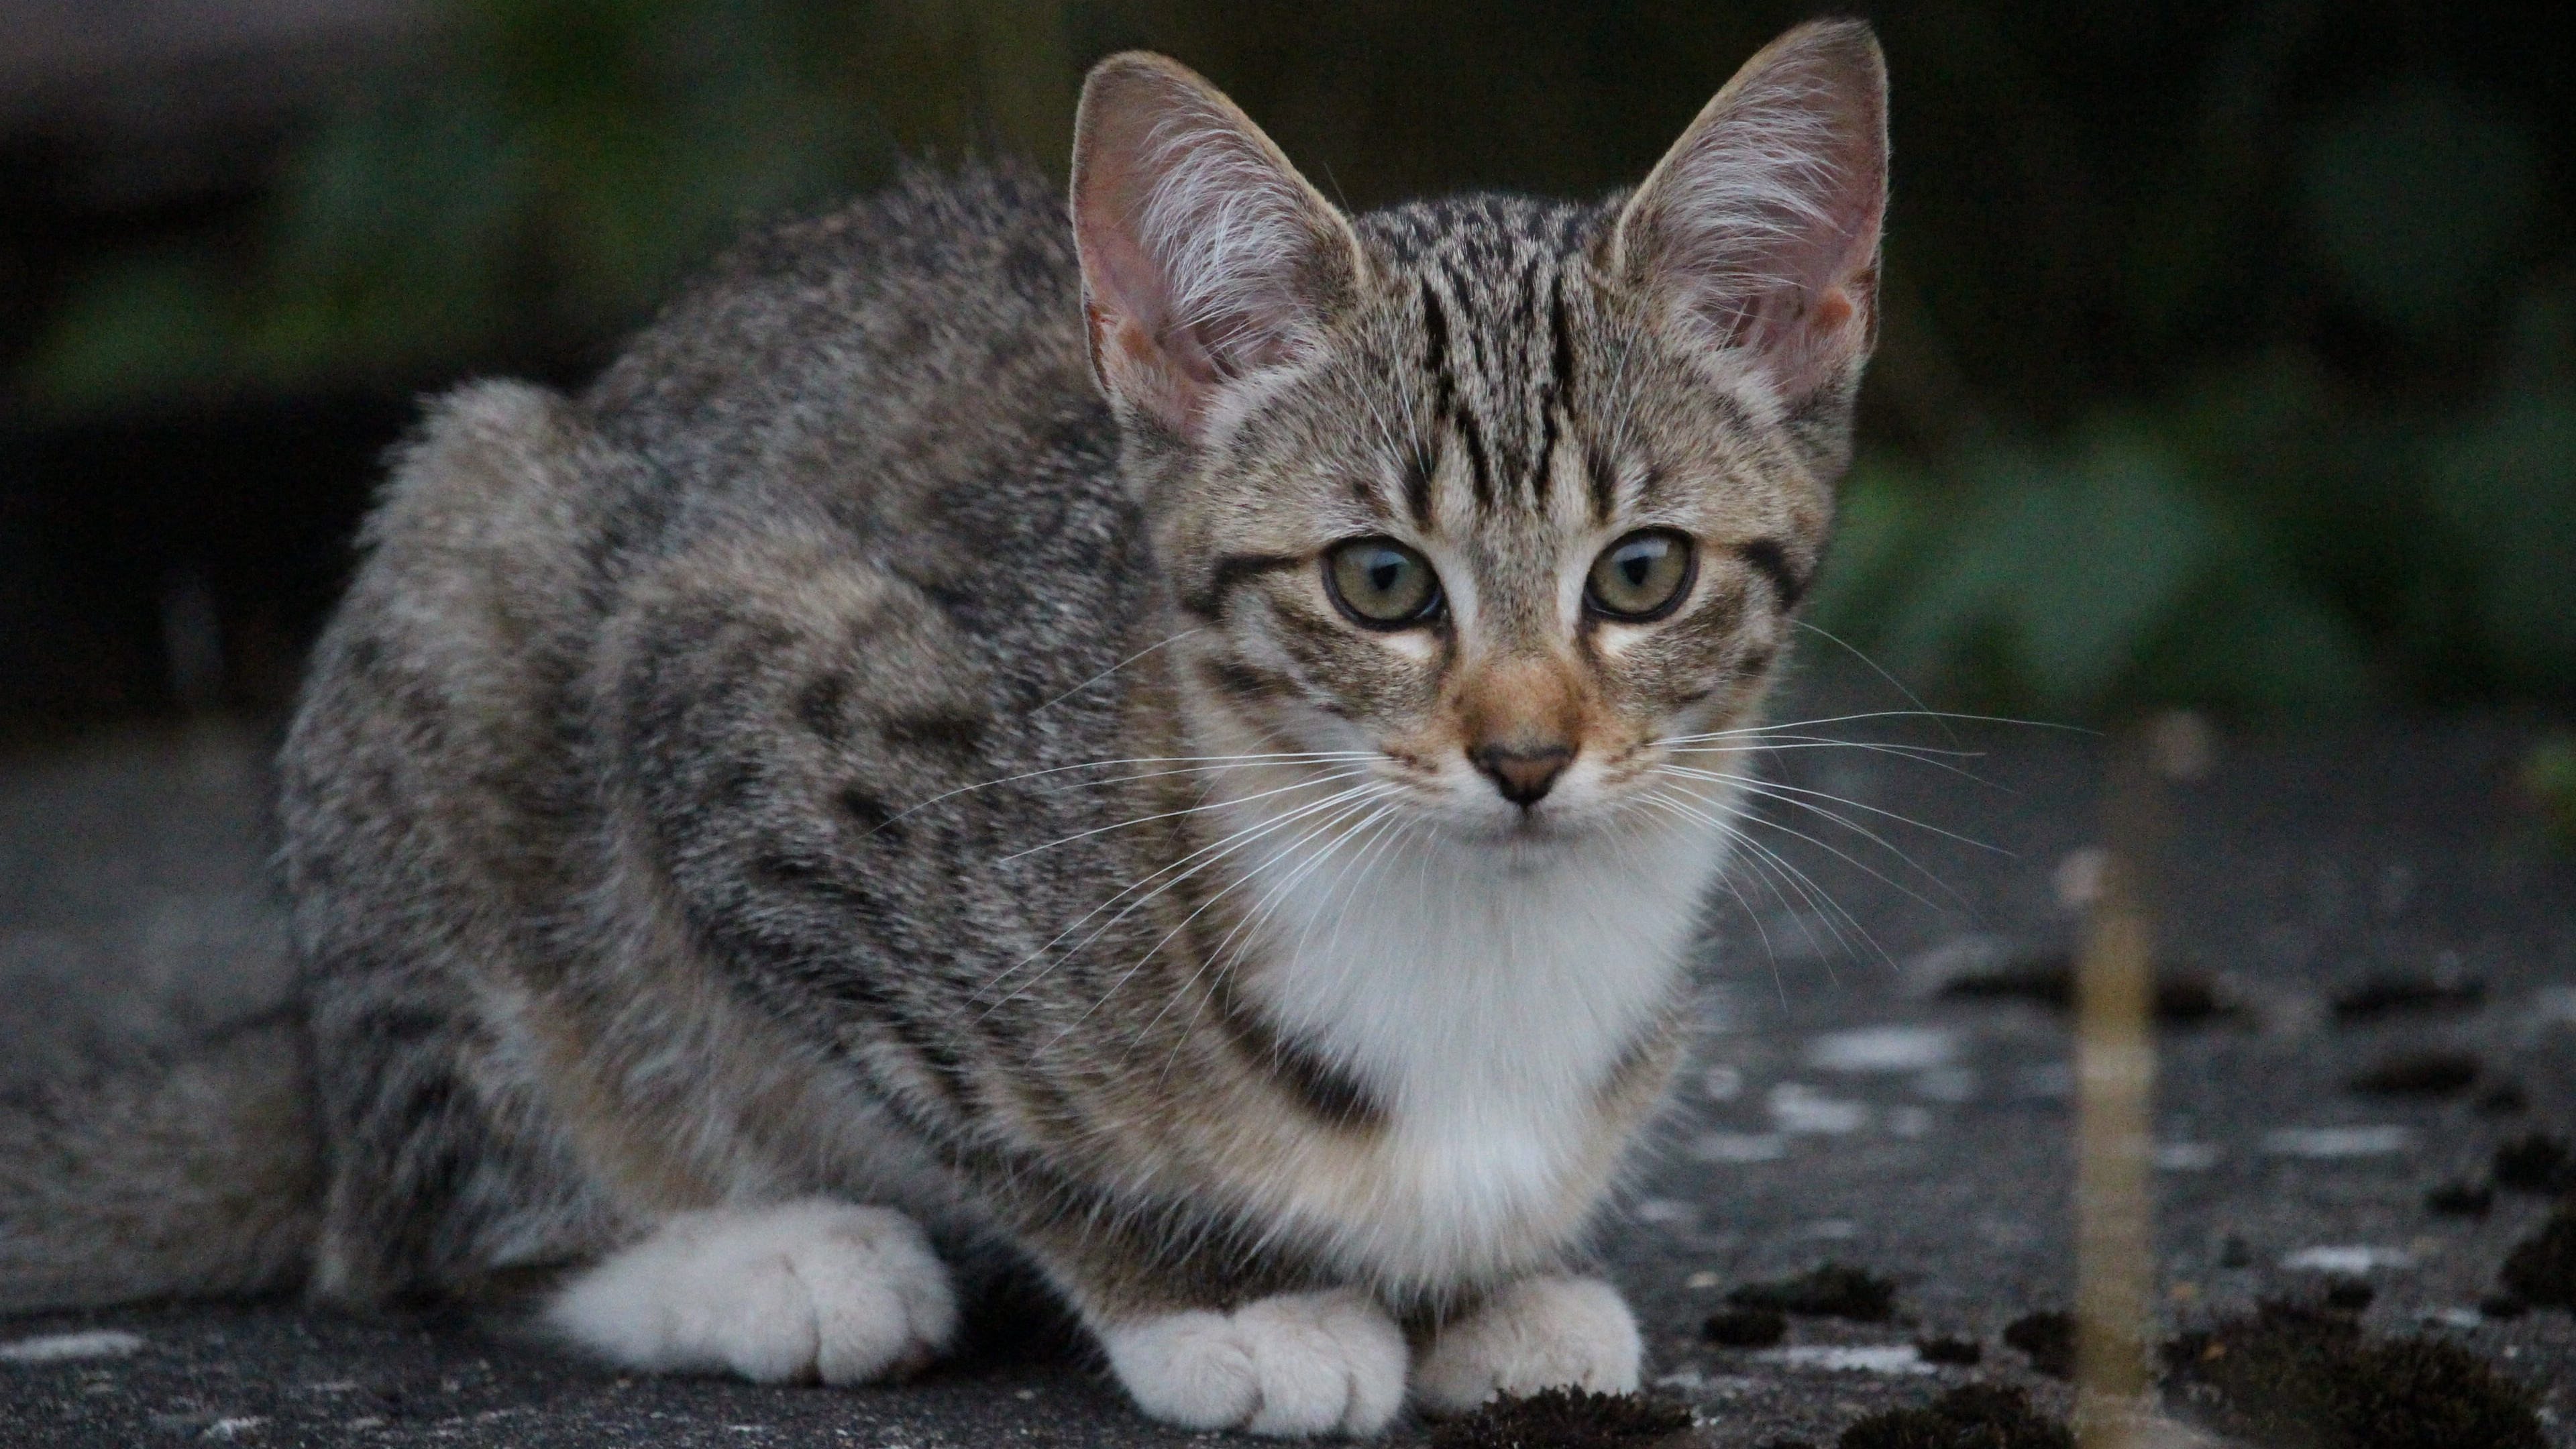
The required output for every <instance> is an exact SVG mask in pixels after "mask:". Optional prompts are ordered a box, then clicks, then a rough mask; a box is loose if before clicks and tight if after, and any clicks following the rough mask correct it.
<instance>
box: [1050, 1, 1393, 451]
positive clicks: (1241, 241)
mask: <svg viewBox="0 0 2576 1449" xmlns="http://www.w3.org/2000/svg"><path fill="white" fill-rule="evenodd" d="M1073 131H1074V134H1073V234H1074V244H1075V247H1076V249H1077V250H1079V251H1080V252H1081V254H1082V303H1083V312H1084V314H1085V316H1086V318H1087V320H1088V323H1089V326H1090V332H1091V370H1092V374H1093V376H1095V377H1097V378H1098V379H1099V381H1100V385H1101V388H1102V390H1103V391H1105V392H1107V393H1108V394H1109V396H1110V397H1111V399H1112V400H1114V401H1117V402H1120V403H1123V404H1125V405H1126V406H1127V408H1128V409H1131V410H1133V411H1135V412H1138V413H1141V414H1142V415H1143V416H1144V417H1146V418H1149V419H1151V420H1153V421H1154V422H1157V423H1159V424H1161V425H1162V426H1163V427H1164V428H1166V429H1168V430H1170V431H1171V432H1172V433H1173V434H1174V435H1175V436H1177V437H1179V438H1181V439H1183V440H1185V441H1188V442H1192V443H1195V442H1197V441H1199V440H1200V439H1201V437H1203V436H1204V432H1205V424H1206V420H1207V415H1208V411H1209V409H1210V407H1211V406H1212V404H1213V403H1214V402H1215V401H1216V400H1217V399H1218V398H1219V397H1220V396H1221V394H1222V393H1223V392H1224V390H1225V389H1226V388H1227V387H1228V386H1229V385H1231V384H1233V383H1235V382H1236V381H1238V380H1240V379H1242V378H1244V377H1246V376H1248V375H1250V374H1253V373H1257V372H1260V371H1262V370H1263V369H1266V368H1271V367H1277V366H1280V365H1282V364H1284V363H1289V362H1293V361H1295V360H1296V359H1297V358H1298V357H1300V356H1303V355H1304V354H1305V353H1306V351H1307V350H1308V349H1310V348H1312V347H1314V346H1315V345H1316V344H1317V342H1318V341H1319V340H1320V339H1321V336H1322V333H1323V331H1324V329H1325V327H1326V325H1327V324H1328V322H1329V320H1330V318H1331V317H1332V315H1333V314H1334V313H1335V312H1336V311H1338V310H1339V309H1340V308H1342V307H1344V306H1346V305H1348V303H1349V302H1350V301H1351V299H1352V298H1353V297H1355V296H1356V295H1357V289H1358V284H1359V279H1360V277H1361V275H1362V267H1363V263H1362V261H1361V258H1360V249H1359V240H1358V238H1357V237H1356V236H1354V235H1353V234H1352V232H1351V228H1350V223H1349V222H1347V221H1345V220H1343V219H1342V215H1341V213H1340V212H1338V211H1335V210H1334V209H1333V205H1332V203H1331V202H1329V201H1326V200H1325V199H1324V198H1323V196H1322V195H1321V194H1320V193H1318V192H1317V191H1316V190H1315V188H1314V187H1313V186H1311V185H1309V184H1307V181H1306V178H1304V177H1302V176H1300V175H1298V174H1297V170H1296V168H1295V167H1293V166H1290V165H1289V164H1288V158H1287V157H1286V156H1283V155H1281V154H1280V151H1279V148H1278V147H1277V146H1275V145H1273V144H1271V140H1270V138H1269V137H1268V136H1265V135H1263V134H1261V128H1260V127H1258V126H1255V125H1254V124H1252V122H1251V120H1250V119H1249V118H1247V117H1246V116H1245V115H1244V114H1243V112H1242V111H1240V110H1238V109H1236V108H1235V104H1234V102H1232V101H1229V100H1227V99H1226V98H1225V95H1224V93H1222V92H1220V91H1219V90H1217V88H1216V87H1215V86H1212V85H1210V84H1208V83H1207V82H1206V81H1205V80H1203V79H1201V78H1200V77H1199V76H1198V75H1196V74H1195V73H1193V72H1191V71H1190V70H1189V69H1187V68H1186V67H1184V66H1182V65H1180V64H1179V63H1177V62H1175V61H1171V60H1166V59H1165V58H1163V57H1162V56H1159V55H1152V54H1148V53H1146V52H1144V51H1129V52H1127V53H1126V54H1123V55H1113V56H1111V57H1110V58H1108V59H1107V60H1104V61H1102V62H1101V63H1100V64H1099V65H1097V66H1095V67H1093V68H1092V72H1091V78H1090V79H1089V80H1087V81H1085V82H1084V83H1083V87H1082V108H1081V111H1080V112H1079V113H1078V114H1077V115H1076V117H1075V119H1074V127H1073Z"/></svg>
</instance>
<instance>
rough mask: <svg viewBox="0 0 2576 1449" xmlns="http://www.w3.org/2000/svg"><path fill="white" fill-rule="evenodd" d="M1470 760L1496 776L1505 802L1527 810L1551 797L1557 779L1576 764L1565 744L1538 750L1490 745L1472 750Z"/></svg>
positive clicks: (1487, 772) (1495, 781) (1572, 753)
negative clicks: (1507, 801) (1548, 793)
mask: <svg viewBox="0 0 2576 1449" xmlns="http://www.w3.org/2000/svg"><path fill="white" fill-rule="evenodd" d="M1467 758H1469V759H1471V760H1473V761H1475V762H1476V768H1477V769H1479V770H1482V771H1484V772H1485V773H1486V774H1487V775H1488V776H1490V777H1492V779H1493V782H1494V788H1495V789H1497V790H1500V791H1502V792H1503V798H1504V799H1506V800H1509V801H1511V802H1512V803H1513V804H1515V805H1518V806H1519V807H1521V808H1522V809H1524V810H1526V809H1528V808H1529V807H1531V806H1532V805H1535V804H1537V803H1538V802H1539V801H1541V800H1544V799H1546V798H1547V792H1548V791H1549V790H1551V789H1553V788H1554V787H1555V785H1556V777H1557V776H1559V775H1562V774H1564V773H1565V767H1566V766H1568V765H1570V764H1573V763H1574V751H1572V750H1570V749H1567V748H1566V747H1565V746H1563V745H1549V746H1546V747H1544V748H1542V749H1534V750H1507V749H1504V748H1503V747H1501V746H1500V745H1487V746H1485V747H1483V748H1482V749H1477V750H1472V751H1469V752H1468V756H1467Z"/></svg>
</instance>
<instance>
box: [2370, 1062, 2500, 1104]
mask: <svg viewBox="0 0 2576 1449" xmlns="http://www.w3.org/2000/svg"><path fill="white" fill-rule="evenodd" d="M2485 1072H2486V1064H2485V1063H2483V1062H2481V1061H2479V1060H2478V1059H2477V1058H2476V1057H2474V1056H2471V1055H2470V1054H2469V1053H2467V1052H2446V1051H2434V1052H2400V1053H2398V1054H2397V1055H2395V1056H2391V1057H2383V1058H2381V1059H2380V1060H2379V1061H2378V1062H2377V1063H2375V1064H2374V1065H2373V1066H2371V1068H2370V1069H2369V1070H2367V1071H2365V1072H2362V1073H2361V1074H2359V1075H2357V1076H2355V1077H2354V1078H2353V1079H2352V1081H2351V1082H2350V1083H2349V1085H2350V1086H2351V1088H2352V1089H2353V1090H2354V1091H2356V1092H2359V1093H2362V1094H2363V1095H2365V1096H2371V1097H2451V1096H2457V1095H2458V1094H2460V1093H2462V1092H2465V1091H2467V1090H2468V1089H2469V1088H2471V1087H2474V1086H2476V1085H2477V1082H2478V1078H2479V1077H2480V1076H2482V1075H2483V1074H2484V1073H2485Z"/></svg>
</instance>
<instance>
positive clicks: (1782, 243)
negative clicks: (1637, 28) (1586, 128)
mask: <svg viewBox="0 0 2576 1449" xmlns="http://www.w3.org/2000/svg"><path fill="white" fill-rule="evenodd" d="M1886 213H1887V67H1886V62H1885V61H1884V60H1883V59H1882V57H1881V56H1880V54H1879V49H1878V42H1877V40H1876V39H1875V38H1874V37H1872V36H1871V34H1870V30H1869V27H1868V25H1866V24H1865V23H1863V22H1860V21H1856V20H1841V21H1821V22H1817V23H1813V24H1808V25H1802V26H1800V27H1798V28H1797V29H1795V30H1792V31H1790V32H1789V33H1788V34H1786V35H1783V36H1781V37H1780V38H1779V39H1778V40H1775V41H1773V42H1772V43H1771V44H1770V45H1768V46H1766V47H1764V48H1763V50H1762V51H1761V53H1760V54H1758V55H1756V56H1754V57H1753V58H1752V59H1751V60H1749V61H1746V62H1745V63H1744V67H1743V69H1741V70H1739V71H1737V72H1736V74H1735V78H1734V79H1733V80H1730V81H1728V82H1727V84H1726V88H1725V89H1724V90H1722V91H1719V92H1718V93H1717V97H1716V98H1715V99H1714V100H1711V101H1710V102H1709V103H1708V106H1707V108H1706V109H1705V110H1703V111H1701V112H1700V114H1699V117H1698V119H1697V120H1694V121H1693V122H1692V123H1691V125H1690V128H1689V129H1688V130H1686V131H1684V132H1683V133H1682V137H1681V139H1680V140H1679V141H1677V142H1675V143H1674V145H1673V148H1672V150H1671V151H1669V152H1667V153H1666V154H1665V156H1664V159H1663V160H1662V161H1661V162H1659V163H1657V164H1656V166H1655V169H1654V171H1653V172H1652V173H1651V174H1650V175H1648V176H1647V178H1646V180H1645V183H1644V184H1643V185H1641V186H1640V187H1638V188H1637V193H1636V195H1635V196H1634V197H1632V198H1631V199H1630V200H1629V202H1628V205H1627V207H1626V208H1625V210H1623V211H1622V212H1621V213H1620V217H1619V225H1618V231H1617V234H1616V240H1615V242H1614V246H1615V248H1616V250H1615V256H1616V258H1617V264H1618V266H1619V268H1620V269H1621V271H1622V272H1623V273H1624V274H1625V275H1626V276H1627V277H1629V279H1630V280H1632V281H1633V282H1634V283H1636V284H1637V285H1639V286H1641V287H1643V288H1645V289H1646V290H1647V291H1648V292H1649V293H1650V294H1651V295H1652V296H1653V297H1654V298H1655V299H1656V301H1657V302H1658V303H1659V304H1660V307H1661V310H1662V312H1663V313H1664V316H1665V317H1666V319H1667V320H1668V321H1669V323H1670V324H1671V325H1673V326H1674V327H1675V328H1676V329H1677V330H1678V331H1679V332H1680V333H1681V334H1682V336H1683V337H1684V338H1685V339H1686V340H1687V342H1688V343H1689V344H1690V345H1691V346H1693V347H1694V348H1695V349H1699V350H1704V351H1707V352H1709V353H1712V354H1719V353H1736V354H1738V355H1740V356H1747V357H1749V358H1750V360H1752V361H1753V362H1754V363H1755V364H1756V366H1758V367H1760V368H1761V369H1762V370H1763V371H1765V372H1766V373H1767V374H1768V375H1769V376H1770V378H1771V379H1772V381H1773V382H1774V383H1775V384H1776V385H1777V387H1778V388H1779V390H1780V393H1781V395H1782V396H1783V398H1784V399H1787V400H1790V401H1795V400H1798V399H1802V398H1804V397H1806V396H1808V395H1810V394H1813V393H1815V392H1816V391H1818V390H1819V389H1822V388H1824V387H1826V386H1828V385H1831V384H1833V383H1835V382H1837V381H1840V380H1841V379H1843V378H1844V377H1846V376H1847V375H1848V374H1849V373H1850V372H1851V371H1852V370H1853V369H1855V368H1856V367H1857V366H1858V365H1859V364H1860V363H1861V362H1862V361H1863V360H1865V359H1866V358H1867V356H1868V354H1869V349H1870V345H1871V343H1872V341H1873V340H1874V337H1875V327H1876V312H1877V288H1878V238H1879V228H1880V225H1881V223H1882V221H1883V220H1884V218H1885V216H1886Z"/></svg>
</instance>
